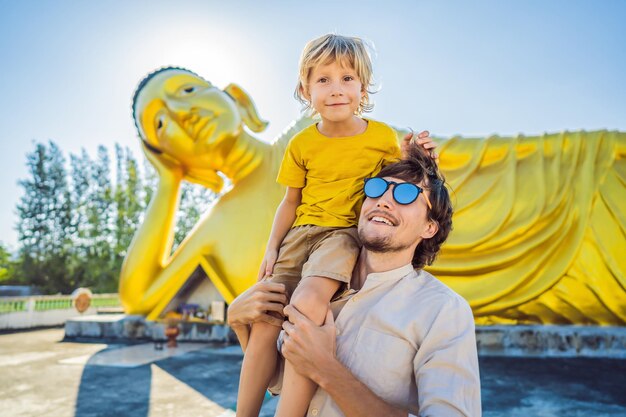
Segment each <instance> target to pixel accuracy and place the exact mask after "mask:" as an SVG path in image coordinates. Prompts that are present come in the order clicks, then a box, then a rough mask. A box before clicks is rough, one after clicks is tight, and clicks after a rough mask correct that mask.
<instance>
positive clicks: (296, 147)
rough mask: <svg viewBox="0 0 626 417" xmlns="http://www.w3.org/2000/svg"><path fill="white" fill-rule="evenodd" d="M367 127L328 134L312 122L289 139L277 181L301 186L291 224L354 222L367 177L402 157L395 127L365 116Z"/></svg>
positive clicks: (341, 224)
mask: <svg viewBox="0 0 626 417" xmlns="http://www.w3.org/2000/svg"><path fill="white" fill-rule="evenodd" d="M367 122H368V124H367V128H366V129H365V132H363V133H361V134H360V135H356V136H346V137H335V138H330V137H327V136H324V135H322V134H321V133H319V131H318V130H317V126H316V125H315V124H314V125H311V126H309V127H307V128H306V129H304V130H302V131H301V132H300V133H298V134H297V135H296V136H294V137H293V139H291V141H290V142H289V145H288V146H287V149H286V150H285V156H284V157H283V162H282V164H281V166H280V171H279V172H278V179H277V181H278V182H279V183H280V184H283V185H285V186H287V187H293V188H302V204H300V206H298V208H297V210H296V216H297V217H296V221H295V222H294V224H293V226H294V227H295V226H301V225H304V224H311V225H315V226H324V227H350V226H355V225H356V224H357V222H358V219H359V210H360V209H361V203H362V201H363V180H364V179H365V178H367V177H371V176H373V175H376V174H377V173H378V172H379V171H380V170H381V168H382V167H383V166H385V165H387V164H389V163H391V162H394V161H396V160H397V159H398V158H399V157H400V147H399V146H398V140H397V137H396V133H395V132H394V131H393V129H391V128H390V127H389V126H387V125H386V124H384V123H381V122H377V121H374V120H367Z"/></svg>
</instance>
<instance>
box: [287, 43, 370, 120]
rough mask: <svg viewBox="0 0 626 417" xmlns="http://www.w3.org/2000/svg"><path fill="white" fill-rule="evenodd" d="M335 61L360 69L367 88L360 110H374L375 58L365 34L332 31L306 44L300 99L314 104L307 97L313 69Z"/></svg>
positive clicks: (307, 105)
mask: <svg viewBox="0 0 626 417" xmlns="http://www.w3.org/2000/svg"><path fill="white" fill-rule="evenodd" d="M332 62H339V63H341V64H348V65H349V66H350V67H351V68H352V69H353V70H354V71H355V72H356V74H357V76H358V77H359V80H360V81H361V85H362V89H363V92H364V94H363V98H362V99H361V102H360V103H359V108H358V109H357V112H358V113H359V114H361V113H363V112H369V111H372V109H373V108H374V105H373V104H371V103H370V96H369V95H370V94H373V93H374V91H372V90H370V89H371V88H372V87H373V85H374V84H373V80H372V60H371V58H370V54H369V51H368V50H367V48H366V46H365V43H364V42H363V40H362V39H361V38H357V37H351V36H341V35H335V34H332V33H330V34H328V35H324V36H321V37H319V38H317V39H313V40H312V41H309V42H308V43H307V44H306V45H305V46H304V50H303V51H302V55H301V56H300V65H299V71H300V73H299V76H298V85H297V86H296V91H295V93H294V96H295V97H296V100H298V101H299V102H300V103H302V104H304V105H305V106H306V107H310V103H309V101H308V100H307V99H306V98H305V97H304V91H305V90H306V86H307V84H308V82H309V76H310V75H311V70H312V69H313V68H315V67H316V66H318V65H324V64H330V63H332Z"/></svg>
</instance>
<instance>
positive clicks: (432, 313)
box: [229, 148, 481, 417]
mask: <svg viewBox="0 0 626 417" xmlns="http://www.w3.org/2000/svg"><path fill="white" fill-rule="evenodd" d="M377 178H378V179H375V180H369V181H368V182H366V184H365V188H364V191H365V194H366V199H365V201H364V203H363V206H362V209H361V216H360V219H359V238H360V239H361V241H362V243H363V249H362V251H361V254H360V256H359V260H358V263H357V265H356V267H355V270H354V273H353V277H352V281H351V285H350V287H351V288H350V289H349V290H347V291H345V292H344V294H342V296H341V297H340V298H339V299H338V300H335V301H333V302H332V303H331V310H332V312H331V310H329V312H328V314H327V316H326V322H325V324H324V325H323V326H321V327H318V326H316V325H315V324H314V323H312V322H311V321H310V320H308V319H307V318H306V317H305V316H303V315H302V314H300V313H299V312H298V311H297V310H296V309H295V308H293V307H292V306H287V307H286V308H285V309H284V312H285V314H286V315H287V317H288V318H289V321H288V322H284V323H283V329H284V330H285V335H284V342H283V345H282V349H281V351H282V353H283V356H284V357H285V358H286V359H287V360H288V361H290V362H291V364H292V365H293V367H294V368H295V369H296V371H297V372H299V373H301V374H302V375H304V376H306V377H308V378H310V379H311V380H313V381H314V382H315V383H317V384H318V385H319V387H320V388H319V389H318V391H317V393H316V394H315V396H314V398H313V400H312V401H311V404H310V406H309V410H308V413H307V416H324V417H326V416H330V417H334V416H342V415H345V416H370V415H371V416H405V417H406V416H407V415H409V416H411V415H414V416H416V415H419V416H480V414H481V405H480V379H479V373H478V359H477V354H476V341H475V335H474V321H473V316H472V312H471V309H470V308H469V306H468V304H467V302H466V301H465V300H463V299H462V298H461V297H460V296H459V295H457V294H456V293H454V292H453V291H452V290H450V289H449V288H448V287H446V286H445V285H444V284H442V283H441V282H439V281H438V280H437V279H436V278H434V277H433V276H432V275H430V274H429V273H427V272H425V271H423V270H422V269H421V268H422V267H423V266H424V265H426V264H430V263H432V261H433V260H434V258H435V256H436V255H437V252H438V251H439V248H440V246H441V244H442V243H443V242H444V241H445V239H446V238H447V236H448V233H449V232H450V229H451V226H452V222H451V219H452V206H451V203H450V198H449V195H448V192H447V189H446V188H445V181H444V179H443V177H442V176H441V175H440V174H439V173H438V169H437V166H436V163H435V162H434V160H432V159H431V158H430V157H428V156H427V155H425V154H424V153H422V152H421V151H420V150H419V149H417V148H412V150H411V152H410V154H409V157H408V158H407V159H405V160H403V161H400V162H398V163H396V164H392V165H389V166H387V167H385V168H383V170H382V171H381V172H380V173H379V174H378V176H377ZM264 284H265V285H264ZM268 284H269V283H259V284H257V285H258V287H257V288H254V289H252V290H251V291H250V292H246V293H244V294H242V296H241V297H240V298H241V300H239V299H238V300H236V301H235V302H234V303H233V304H231V307H230V309H229V314H230V317H229V323H231V326H233V329H234V330H235V332H236V333H237V335H238V336H239V338H240V340H241V341H242V348H244V349H245V346H246V340H247V334H246V331H247V324H249V322H250V321H254V320H265V321H271V320H272V317H271V316H269V315H267V314H265V311H278V310H279V307H278V306H279V305H280V303H284V302H286V300H285V299H284V295H283V294H281V293H280V290H279V288H278V287H269V286H267V285H268ZM274 285H276V284H274ZM276 290H278V292H277V291H276ZM233 310H234V311H233ZM244 310H246V311H247V312H246V313H243V311H244ZM333 313H335V315H336V319H335V318H334V316H333ZM246 320H249V321H248V322H246ZM244 324H245V326H244ZM274 388H275V387H274ZM274 388H272V389H274Z"/></svg>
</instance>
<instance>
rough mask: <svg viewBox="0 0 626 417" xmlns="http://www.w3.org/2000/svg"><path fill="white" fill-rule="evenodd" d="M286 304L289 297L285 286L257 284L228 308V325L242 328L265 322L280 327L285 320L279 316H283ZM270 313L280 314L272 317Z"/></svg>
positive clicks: (271, 283) (265, 282)
mask: <svg viewBox="0 0 626 417" xmlns="http://www.w3.org/2000/svg"><path fill="white" fill-rule="evenodd" d="M286 304H287V295H285V286H284V285H283V284H277V283H274V282H269V281H261V282H257V283H256V284H254V285H253V286H252V287H250V288H248V289H247V290H246V291H245V292H243V293H242V294H241V295H239V297H237V298H235V300H234V301H233V302H232V303H231V304H230V305H229V306H228V325H229V326H230V327H238V326H239V327H241V326H248V325H250V324H252V323H256V322H260V321H263V322H266V323H269V324H271V325H274V326H278V327H280V326H281V325H282V324H283V319H281V318H279V317H278V316H279V315H280V316H282V313H283V308H284V307H285V305H286ZM269 312H274V313H278V314H276V315H272V314H268V313H269Z"/></svg>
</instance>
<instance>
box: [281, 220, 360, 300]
mask: <svg viewBox="0 0 626 417" xmlns="http://www.w3.org/2000/svg"><path fill="white" fill-rule="evenodd" d="M359 250H360V243H359V237H358V234H357V229H356V227H340V228H337V227H320V226H311V225H305V226H296V227H294V228H292V229H291V230H289V233H287V236H285V239H283V243H282V244H281V245H280V250H279V252H278V260H277V261H276V263H275V264H274V272H273V274H272V276H271V277H269V280H270V281H272V282H278V283H281V284H285V287H286V288H287V295H288V296H289V297H291V295H292V294H293V291H294V290H295V289H296V287H297V286H298V284H299V283H300V281H301V280H302V279H303V278H307V277H312V276H320V277H326V278H330V279H334V280H336V281H340V282H342V283H344V284H345V285H342V288H345V287H348V286H349V285H350V280H351V279H352V270H353V269H354V265H355V264H356V260H357V257H358V256H359ZM340 289H341V288H340Z"/></svg>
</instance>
